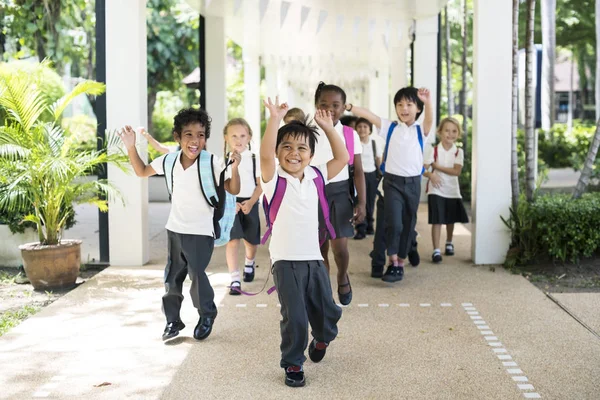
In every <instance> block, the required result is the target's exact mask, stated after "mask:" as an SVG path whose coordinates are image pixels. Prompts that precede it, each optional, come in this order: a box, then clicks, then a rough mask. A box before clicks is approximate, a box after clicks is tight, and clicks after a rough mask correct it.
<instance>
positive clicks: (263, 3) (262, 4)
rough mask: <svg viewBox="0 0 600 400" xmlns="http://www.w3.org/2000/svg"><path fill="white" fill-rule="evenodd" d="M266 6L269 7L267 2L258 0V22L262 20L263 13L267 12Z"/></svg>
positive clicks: (267, 0) (266, 0)
mask: <svg viewBox="0 0 600 400" xmlns="http://www.w3.org/2000/svg"><path fill="white" fill-rule="evenodd" d="M268 6H269V0H260V5H259V7H260V8H259V10H260V20H261V21H262V19H263V18H264V16H265V13H266V12H267V7H268Z"/></svg>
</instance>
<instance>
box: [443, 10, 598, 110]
mask: <svg viewBox="0 0 600 400" xmlns="http://www.w3.org/2000/svg"><path fill="white" fill-rule="evenodd" d="M599 1H600V0H599ZM444 28H445V31H446V33H445V38H444V42H446V94H447V96H448V116H450V117H451V116H453V115H454V97H453V94H452V55H451V51H450V50H451V49H450V23H449V21H448V6H446V9H445V11H444Z"/></svg>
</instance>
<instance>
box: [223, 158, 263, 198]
mask: <svg viewBox="0 0 600 400" xmlns="http://www.w3.org/2000/svg"><path fill="white" fill-rule="evenodd" d="M252 154H253V153H252V152H251V151H250V150H248V149H246V150H244V151H243V152H242V154H241V155H242V161H241V162H240V166H239V167H238V171H239V173H240V193H239V194H238V195H237V196H236V197H252V194H253V193H254V189H256V178H259V177H260V157H259V156H258V155H256V156H254V157H255V160H256V171H254V176H253V171H252ZM225 179H231V167H230V168H227V171H226V172H225Z"/></svg>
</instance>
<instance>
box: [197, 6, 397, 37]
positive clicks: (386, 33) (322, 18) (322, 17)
mask: <svg viewBox="0 0 600 400" xmlns="http://www.w3.org/2000/svg"><path fill="white" fill-rule="evenodd" d="M242 1H243V0H233V14H234V16H236V15H238V14H239V12H240V9H241V8H242ZM211 3H212V0H204V5H205V8H208V7H209V6H210V4H211ZM278 3H279V4H280V8H279V26H280V27H283V25H284V23H285V21H286V19H287V17H288V13H289V10H290V6H291V3H292V2H290V1H285V0H281V1H279V2H278ZM269 4H270V0H259V17H260V21H261V22H262V20H263V18H264V16H265V14H266V12H267V8H268V7H269ZM315 12H316V10H313V9H311V8H310V7H308V6H305V5H302V6H301V8H300V28H299V29H300V31H302V29H304V26H305V24H306V21H307V20H308V18H309V16H310V15H311V14H315ZM317 18H318V19H317V27H316V34H318V33H319V32H320V31H321V29H322V28H323V25H324V24H325V23H326V22H327V20H328V18H329V13H328V11H327V10H323V9H321V10H319V11H318V15H317ZM332 18H335V25H336V31H337V32H338V33H340V32H342V30H343V29H344V24H345V22H346V21H345V17H344V16H343V15H341V14H338V15H336V16H335V17H332ZM364 19H365V18H363V17H360V16H357V17H355V18H354V20H353V25H352V31H353V34H354V36H355V37H356V36H358V33H359V31H360V27H361V23H363V20H364ZM365 22H367V24H368V25H367V32H368V38H369V42H373V40H374V38H375V30H376V23H377V22H376V20H375V19H369V20H368V21H365ZM393 25H394V24H393V23H392V21H390V20H385V23H384V26H383V33H382V40H383V44H384V46H385V48H386V49H388V48H389V44H390V40H391V39H392V36H391V35H392V29H393V28H394V27H393ZM405 29H406V26H405V24H404V23H403V22H397V23H396V27H395V31H396V34H397V40H402V38H403V35H404V34H405V32H404V31H405Z"/></svg>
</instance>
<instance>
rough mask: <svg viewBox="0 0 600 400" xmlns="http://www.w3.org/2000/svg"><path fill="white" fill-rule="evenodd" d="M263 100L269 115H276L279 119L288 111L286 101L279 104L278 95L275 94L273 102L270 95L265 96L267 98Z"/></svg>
mask: <svg viewBox="0 0 600 400" xmlns="http://www.w3.org/2000/svg"><path fill="white" fill-rule="evenodd" d="M263 102H264V104H265V107H266V108H267V109H268V110H269V114H270V115H271V117H276V118H278V119H280V120H281V119H283V117H284V116H285V114H287V112H288V105H287V103H283V104H279V96H275V104H273V102H272V101H271V98H270V97H269V98H267V100H263Z"/></svg>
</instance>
